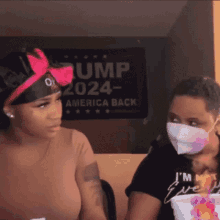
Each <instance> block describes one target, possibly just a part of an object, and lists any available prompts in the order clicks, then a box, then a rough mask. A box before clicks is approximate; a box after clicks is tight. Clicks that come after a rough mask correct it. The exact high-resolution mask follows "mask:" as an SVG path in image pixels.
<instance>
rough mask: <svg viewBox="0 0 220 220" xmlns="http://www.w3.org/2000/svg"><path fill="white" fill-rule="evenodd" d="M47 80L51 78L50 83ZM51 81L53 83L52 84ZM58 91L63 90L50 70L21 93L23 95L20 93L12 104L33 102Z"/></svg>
mask: <svg viewBox="0 0 220 220" xmlns="http://www.w3.org/2000/svg"><path fill="white" fill-rule="evenodd" d="M46 80H50V81H49V83H48V84H46ZM51 82H52V83H53V84H51ZM58 91H61V88H60V86H59V84H58V83H57V82H56V79H55V78H54V77H53V76H52V75H51V74H50V73H49V72H48V73H46V74H44V75H43V76H42V77H41V78H40V79H39V80H38V81H36V82H35V83H34V84H32V86H30V87H29V88H27V89H26V90H25V91H24V92H23V93H21V95H19V96H18V97H17V98H16V99H15V100H14V101H13V102H12V103H11V105H20V104H23V103H28V102H33V101H35V100H37V99H40V98H43V97H45V96H48V95H51V94H53V93H56V92H58Z"/></svg>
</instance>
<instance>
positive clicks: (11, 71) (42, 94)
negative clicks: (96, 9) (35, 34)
mask: <svg viewBox="0 0 220 220" xmlns="http://www.w3.org/2000/svg"><path fill="white" fill-rule="evenodd" d="M72 80H73V68H72V66H63V65H61V64H56V65H55V64H52V63H50V62H49V61H48V60H47V58H46V56H45V55H44V53H43V51H41V50H40V49H34V50H30V52H17V53H16V52H14V53H11V54H9V55H8V56H6V57H5V58H4V59H2V60H1V61H0V97H1V115H0V122H1V123H0V142H1V144H0V167H1V169H0V219H4V220H5V219H7V220H14V219H20V220H21V219H22V220H30V219H31V220H37V219H39V220H61V219H63V220H64V219H65V220H70V219H71V220H81V219H83V220H106V217H105V214H104V210H103V204H102V189H101V184H100V179H99V171H98V166H97V163H96V160H95V158H94V154H93V151H92V148H91V145H90V143H89V141H88V139H87V138H86V136H85V135H84V134H82V133H80V132H79V131H76V130H70V129H66V128H63V127H61V126H60V125H61V117H62V102H61V96H62V88H64V87H65V86H68V84H70V83H71V82H72Z"/></svg>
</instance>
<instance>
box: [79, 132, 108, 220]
mask: <svg viewBox="0 0 220 220" xmlns="http://www.w3.org/2000/svg"><path fill="white" fill-rule="evenodd" d="M83 138H84V142H83V145H82V149H81V150H80V154H79V158H78V163H77V167H76V182H77V185H78V187H79V190H80V194H81V200H82V204H81V212H80V216H79V219H80V220H107V218H106V216H105V213H104V207H103V192H102V187H101V182H100V178H99V169H98V164H97V162H96V160H95V157H94V153H93V151H92V147H91V145H90V144H89V141H88V140H87V138H86V137H85V136H84V135H83Z"/></svg>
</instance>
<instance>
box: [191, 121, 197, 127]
mask: <svg viewBox="0 0 220 220" xmlns="http://www.w3.org/2000/svg"><path fill="white" fill-rule="evenodd" d="M189 125H190V126H193V127H198V126H199V123H198V122H196V121H190V122H189Z"/></svg>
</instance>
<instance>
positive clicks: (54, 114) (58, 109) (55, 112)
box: [48, 103, 62, 119]
mask: <svg viewBox="0 0 220 220" xmlns="http://www.w3.org/2000/svg"><path fill="white" fill-rule="evenodd" d="M48 115H49V118H51V119H61V117H62V105H60V104H57V103H55V104H53V105H51V107H50V109H49V112H48Z"/></svg>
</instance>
